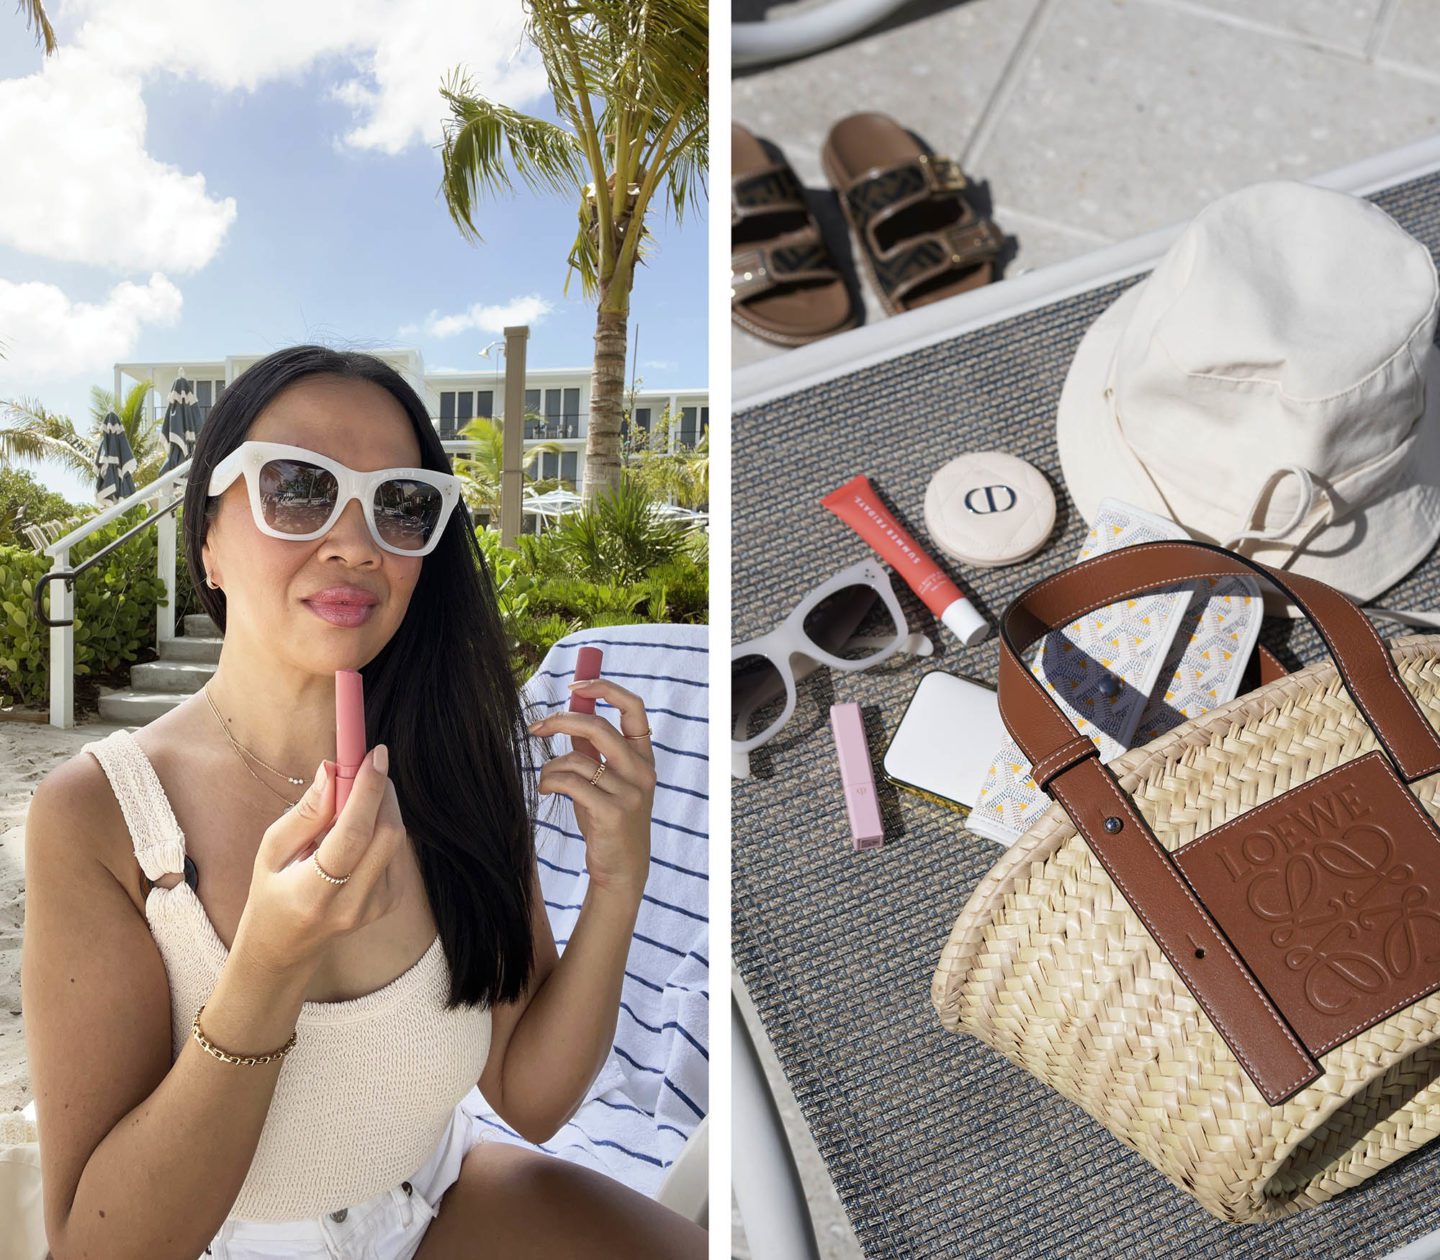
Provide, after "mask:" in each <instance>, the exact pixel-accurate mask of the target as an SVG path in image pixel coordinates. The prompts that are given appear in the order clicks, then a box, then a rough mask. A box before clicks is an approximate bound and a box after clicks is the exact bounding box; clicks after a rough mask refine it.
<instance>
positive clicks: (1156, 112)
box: [732, 0, 1440, 367]
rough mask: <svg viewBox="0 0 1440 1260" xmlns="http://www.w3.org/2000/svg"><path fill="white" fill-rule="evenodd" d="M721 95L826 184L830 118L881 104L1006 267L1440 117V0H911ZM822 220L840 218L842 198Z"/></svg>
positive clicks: (1401, 138) (1364, 152)
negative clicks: (975, 209)
mask: <svg viewBox="0 0 1440 1260" xmlns="http://www.w3.org/2000/svg"><path fill="white" fill-rule="evenodd" d="M814 2H815V0H809V3H810V4H813V3H814ZM800 7H802V6H800V5H787V6H786V11H791V10H794V9H796V8H800ZM803 7H809V5H806V6H803ZM765 8H766V0H736V2H735V11H736V13H737V15H741V14H743V15H745V16H749V17H755V16H759V15H760V14H762V13H763V12H764V10H765ZM732 109H733V112H734V116H735V119H736V120H737V121H739V122H741V123H744V124H745V125H746V126H747V127H749V128H750V130H751V131H753V132H754V133H755V134H756V135H758V136H760V137H761V138H762V139H765V140H768V141H770V142H772V143H773V144H776V145H778V146H779V147H780V148H781V149H782V150H783V151H784V152H785V155H786V156H787V157H788V158H789V160H790V162H791V164H792V165H793V166H794V167H795V170H796V172H797V173H798V174H799V176H800V178H801V180H802V182H804V183H805V185H806V186H807V187H808V188H810V189H812V190H815V191H816V192H817V194H819V195H820V196H821V197H822V198H823V196H824V194H825V192H826V191H827V190H828V185H827V183H826V181H825V178H824V175H823V174H822V172H821V169H820V156H819V155H820V146H821V144H822V143H823V141H824V139H825V135H826V132H827V131H828V130H829V128H830V126H831V124H832V123H834V122H835V121H836V120H837V119H839V118H842V117H844V116H845V115H846V114H850V113H855V112H857V111H860V110H872V109H873V110H880V111H883V112H885V113H889V114H891V115H892V116H894V117H895V118H896V119H898V120H899V121H900V122H901V123H902V124H903V125H905V126H906V127H908V128H909V129H910V130H912V131H914V132H915V133H917V134H918V135H919V136H920V137H921V138H922V139H924V140H925V141H926V142H927V143H928V144H929V145H930V146H931V147H932V148H933V149H934V150H935V151H936V152H939V153H944V154H947V155H949V156H951V157H955V158H957V159H958V160H959V161H960V163H961V165H962V166H963V167H964V169H965V171H966V173H967V175H968V176H969V177H970V179H971V180H972V181H974V183H975V184H977V185H978V190H977V191H978V197H979V199H980V200H981V201H982V203H986V202H988V204H989V206H990V214H991V217H992V218H993V219H994V220H995V222H996V223H997V224H998V225H999V227H1000V228H1001V229H1002V230H1003V231H1004V232H1005V233H1006V234H1007V236H1009V237H1011V238H1012V241H1013V249H1014V253H1013V256H1012V257H1011V258H1010V259H1009V261H1008V262H1007V263H1006V264H1005V272H1004V274H1005V276H1006V277H1013V276H1015V275H1019V274H1022V273H1024V272H1026V271H1030V270H1034V269H1035V268H1037V267H1043V266H1045V265H1047V264H1049V263H1055V262H1060V261H1062V260H1063V259H1066V258H1071V257H1073V256H1075V255H1077V254H1081V253H1085V252H1087V251H1089V250H1092V249H1094V248H1096V247H1098V246H1101V245H1105V244H1109V243H1111V242H1113V241H1122V240H1126V239H1129V238H1130V237H1132V236H1137V235H1140V234H1141V233H1143V232H1148V231H1150V230H1152V229H1154V228H1160V227H1165V226H1167V225H1168V224H1171V223H1176V222H1180V221H1182V220H1184V219H1188V218H1189V217H1190V216H1191V215H1193V214H1194V213H1195V212H1196V211H1198V210H1199V209H1201V207H1203V206H1204V205H1206V204H1207V203H1208V202H1210V201H1213V200H1214V199H1215V198H1216V197H1218V196H1220V195H1222V194H1223V193H1226V192H1229V191H1232V190H1233V189H1236V188H1239V187H1243V186H1244V185H1245V184H1249V183H1253V182H1255V181H1257V180H1262V179H1271V178H1283V177H1292V178H1299V179H1303V178H1306V177H1309V176H1312V175H1318V174H1321V173H1323V172H1326V171H1329V170H1333V169H1335V168H1336V167H1340V166H1344V165H1347V164H1348V163H1351V162H1355V161H1358V160H1359V159H1361V158H1365V157H1370V156H1373V155H1375V154H1377V153H1383V152H1385V151H1387V150H1389V149H1394V148H1398V147H1399V146H1400V145H1403V144H1407V143H1410V142H1411V141H1414V140H1419V139H1422V138H1424V137H1426V136H1429V135H1432V134H1434V133H1435V132H1437V131H1440V3H1436V0H964V2H961V3H954V2H946V0H916V2H915V3H912V4H910V5H907V6H906V7H905V8H903V9H901V10H900V11H899V12H898V13H896V14H895V15H894V17H892V18H891V19H889V20H888V21H887V22H885V23H884V24H882V26H881V27H880V28H879V29H878V30H876V31H874V32H872V33H870V34H868V35H866V36H864V37H862V38H859V39H856V40H853V41H852V42H850V43H848V44H845V45H842V46H841V47H838V48H833V49H830V50H828V51H825V52H821V53H817V54H815V55H813V56H810V57H807V58H803V59H801V60H797V61H793V62H789V63H785V64H782V65H778V66H772V67H766V68H761V69H757V70H749V71H741V72H739V73H738V74H737V76H736V78H735V81H734V85H733V101H732ZM828 221H829V223H831V224H833V225H835V226H836V227H837V228H838V230H839V231H841V232H842V233H843V221H842V220H841V219H840V217H839V213H838V209H837V210H836V211H835V213H834V214H833V215H832V216H828ZM827 230H828V227H827ZM1001 283H1003V280H1002V281H1001ZM862 289H865V306H866V316H865V317H866V320H867V321H871V320H876V319H883V318H884V317H885V316H884V312H883V311H882V309H881V307H880V305H879V303H878V302H877V301H876V300H875V297H874V294H873V293H871V292H869V291H868V288H867V287H866V286H864V285H863V284H862ZM732 350H733V356H734V365H735V366H736V367H742V366H744V365H745V364H748V363H754V362H757V361H759V360H760V359H762V358H768V357H770V356H772V355H776V354H784V353H785V351H784V350H783V349H781V348H779V347H776V346H771V345H769V344H767V343H765V342H762V341H759V340H757V339H755V338H753V337H750V336H748V335H746V334H745V333H742V332H740V331H739V330H738V329H737V330H734V331H733V332H732Z"/></svg>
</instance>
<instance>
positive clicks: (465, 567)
mask: <svg viewBox="0 0 1440 1260" xmlns="http://www.w3.org/2000/svg"><path fill="white" fill-rule="evenodd" d="M316 375H324V376H340V377H347V378H349V379H352V380H362V381H370V382H372V383H373V384H375V385H379V386H380V387H381V388H382V389H384V390H386V391H387V392H388V393H389V394H391V395H392V396H393V397H394V398H395V400H396V401H397V402H398V403H399V404H400V406H401V407H402V408H403V409H404V411H405V414H406V415H407V416H409V418H410V424H411V426H412V427H413V428H414V430H415V436H416V438H417V439H419V442H420V467H422V468H432V469H435V470H436V471H438V472H453V471H454V470H453V469H452V468H451V465H450V458H449V456H448V455H447V454H446V452H445V448H444V447H442V446H441V445H440V438H439V435H438V434H437V433H436V431H435V427H434V425H433V424H432V423H431V421H430V418H429V416H428V415H427V414H426V411H425V404H424V402H423V401H422V400H421V399H420V397H419V395H417V394H416V392H415V390H414V389H413V388H412V387H411V386H410V384H409V383H408V382H407V381H406V380H405V378H404V377H403V376H401V375H400V374H399V373H398V372H396V371H395V370H394V368H392V367H390V366H389V364H387V363H385V362H383V361H382V360H380V359H378V358H376V357H374V356H373V355H369V354H363V353H359V352H357V351H349V350H333V349H330V348H328V347H326V346H317V345H305V346H292V347H290V348H289V349H287V350H277V351H276V352H275V353H274V354H271V355H267V356H266V357H265V358H263V359H261V360H260V362H258V363H256V364H255V365H254V366H253V367H250V368H247V369H246V370H245V371H244V372H243V373H242V374H241V375H240V376H238V377H237V378H236V379H235V381H234V382H233V383H232V384H231V385H229V386H228V387H227V388H226V390H225V392H224V394H223V395H221V398H220V401H219V402H218V403H217V404H216V405H215V407H214V408H213V409H212V410H211V412H210V415H209V417H208V418H207V419H206V421H205V423H204V425H203V426H202V427H201V429H200V435H199V438H198V439H197V440H196V443H195V452H194V457H193V460H192V463H191V468H190V474H189V478H188V480H187V482H186V486H185V504H184V511H185V518H184V520H185V523H184V530H185V559H186V561H187V562H188V564H189V566H190V572H191V573H192V574H200V573H204V572H205V564H204V560H203V558H202V556H201V547H202V546H203V545H204V543H205V537H206V534H207V533H208V532H209V529H210V522H211V520H212V519H213V518H214V516H215V514H216V512H217V511H218V510H219V506H220V499H219V498H218V497H217V498H215V499H211V498H210V497H209V496H208V495H207V493H206V490H207V488H208V487H209V484H210V473H211V470H212V469H213V468H214V467H215V465H216V464H218V463H219V462H220V461H221V460H222V459H224V458H225V456H226V455H228V454H229V453H230V452H231V451H233V450H234V449H235V448H236V447H237V446H239V445H240V443H242V442H243V441H245V440H246V435H247V434H248V432H249V430H250V426H251V425H252V424H254V422H255V420H256V419H257V418H258V417H259V415H260V412H261V411H262V410H263V409H264V408H265V406H266V405H267V404H268V403H270V401H271V400H272V399H274V398H275V396H276V395H277V394H279V393H280V391H281V390H283V389H285V388H286V387H287V386H289V385H293V384H294V383H295V382H296V381H298V380H301V379H302V378H304V377H307V376H316ZM195 587H196V593H197V594H198V596H199V598H200V602H201V604H203V605H204V608H205V611H206V612H207V613H209V614H210V617H211V619H212V620H213V621H214V622H215V624H216V625H217V626H219V627H220V630H221V632H222V633H223V632H224V630H225V594H224V592H223V591H222V590H212V589H211V588H210V587H209V586H207V585H205V584H204V583H203V582H197V583H195ZM360 673H361V675H362V677H363V678H364V684H365V746H366V747H367V748H373V747H374V746H375V745H376V744H380V743H383V744H385V745H386V746H387V747H388V748H389V749H390V772H389V773H390V779H391V781H392V782H393V783H394V784H395V795H396V797H397V799H398V801H399V804H400V812H401V816H402V817H403V818H404V820H405V827H406V830H407V831H408V832H409V834H410V838H411V841H412V843H413V844H414V845H415V849H416V854H417V856H418V858H419V863H420V869H421V872H422V873H423V875H424V879H425V889H426V893H427V895H428V896H429V899H430V906H431V909H432V911H433V912H434V915H435V922H436V925H437V926H438V928H439V931H440V936H441V939H442V941H443V942H444V947H445V956H446V958H447V960H448V961H449V964H450V976H451V980H450V996H449V999H448V1002H447V1009H454V1008H455V1007H456V1006H458V1005H459V1004H460V1003H462V1002H464V1003H469V1004H472V1005H473V1004H475V1003H479V1002H484V1003H486V1004H489V1005H493V1004H495V1003H497V1002H509V1001H514V1000H515V999H516V998H518V997H519V996H520V995H521V994H522V993H523V992H524V990H525V986H526V984H527V983H528V981H529V978H530V972H531V969H532V967H533V965H534V950H533V946H532V941H531V935H530V932H531V928H530V915H531V909H532V902H533V900H534V899H533V896H532V893H531V888H532V884H531V871H532V867H533V862H534V850H533V848H532V845H531V835H532V831H531V825H532V817H533V813H534V808H535V797H534V792H533V784H532V783H531V781H530V779H529V777H528V775H526V774H525V773H524V771H523V769H522V767H523V766H524V765H525V764H526V755H527V750H528V740H529V736H528V734H527V732H526V730H525V726H524V722H523V719H522V713H521V706H520V697H519V693H518V690H517V688H516V685H515V680H514V676H513V675H512V674H511V672H510V663H509V654H508V652H507V650H506V640H505V634H504V630H503V627H502V623H501V620H500V610H499V608H498V606H497V604H496V600H495V589H494V585H493V583H492V581H491V577H490V571H489V569H488V568H487V566H486V564H485V557H484V554H483V553H482V552H481V550H480V544H479V542H478V541H477V540H476V537H475V524H474V521H473V520H472V518H471V515H470V511H469V509H468V507H467V506H466V504H465V500H464V499H463V497H462V498H461V500H460V501H459V503H457V504H456V506H455V510H454V511H453V512H452V513H451V516H450V520H449V521H448V522H447V523H446V525H445V530H444V533H443V534H442V535H441V538H440V541H439V542H438V543H437V544H436V546H435V550H434V551H432V552H430V554H429V555H427V556H425V557H424V558H423V560H422V561H421V564H420V576H419V578H418V580H417V581H416V583H415V589H414V591H413V592H412V593H411V596H410V606H409V609H408V610H407V612H406V614H405V618H404V620H403V621H402V622H401V623H400V625H399V628H398V629H397V630H396V631H395V633H394V635H393V636H392V637H391V639H390V642H389V643H387V644H386V645H385V646H384V648H382V649H381V651H380V653H379V655H377V656H376V657H375V659H374V660H373V661H371V662H370V663H369V664H368V665H366V666H364V667H363V668H362V669H361V671H360Z"/></svg>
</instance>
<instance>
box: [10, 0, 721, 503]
mask: <svg viewBox="0 0 1440 1260" xmlns="http://www.w3.org/2000/svg"><path fill="white" fill-rule="evenodd" d="M432 8H433V10H434V12H433V15H432V18H433V20H432V26H433V27H435V28H438V29H434V30H431V31H429V32H428V33H427V35H426V36H425V38H423V39H420V40H418V41H417V40H414V39H410V38H408V37H406V38H398V39H397V38H396V33H395V31H394V30H392V29H390V25H389V22H390V19H389V17H388V16H387V13H390V12H404V11H406V10H407V9H408V6H397V5H394V4H390V5H384V4H382V5H379V7H378V8H377V6H376V5H375V4H374V3H371V4H368V5H367V4H361V3H352V2H350V0H347V2H346V3H341V0H307V4H306V5H304V6H301V7H300V9H299V10H297V7H296V5H295V4H294V3H293V0H290V3H289V4H282V3H279V0H246V2H245V3H243V4H242V3H239V2H238V0H222V2H220V3H215V2H213V0H212V3H209V4H207V5H193V4H183V3H180V2H179V0H122V3H119V4H117V3H115V2H114V0H71V2H70V3H67V4H58V3H57V4H53V5H52V6H51V12H52V17H53V18H54V19H55V20H56V26H57V32H58V34H59V36H60V39H61V42H62V45H63V46H64V51H63V52H62V54H61V55H60V57H58V58H51V59H49V61H48V62H46V61H45V59H43V58H42V56H41V54H40V52H39V50H38V48H36V47H35V44H34V41H33V37H32V36H31V35H30V33H29V32H28V31H27V30H26V28H25V25H24V22H23V20H22V19H21V17H20V16H19V15H18V14H17V13H14V12H13V11H6V12H0V149H3V151H5V152H6V153H7V155H11V154H17V155H18V156H17V157H16V159H15V161H14V162H7V166H8V167H9V170H10V173H11V174H12V175H15V176H17V178H18V181H19V183H20V185H21V186H23V187H27V188H31V189H37V190H42V191H37V192H36V194H35V196H36V197H40V198H42V199H43V200H41V201H39V202H35V201H33V200H32V201H30V204H29V205H21V206H18V207H17V206H13V205H12V206H11V207H10V208H8V209H7V208H3V207H0V340H3V341H4V342H5V343H6V352H7V358H6V359H5V360H0V398H7V399H8V398H14V397H18V396H25V397H37V398H39V399H40V400H41V401H42V402H44V404H45V405H46V406H47V407H49V408H50V409H52V410H57V411H62V412H66V413H68V414H70V415H71V416H72V417H73V418H75V419H76V420H77V423H81V424H82V427H84V425H85V423H88V422H86V421H84V420H83V418H84V417H87V416H88V390H89V386H90V385H91V384H99V385H103V386H104V387H106V388H107V389H108V388H110V387H111V385H112V369H111V365H112V364H113V363H114V362H115V361H117V360H149V359H172V358H173V359H181V360H183V359H187V358H190V357H193V358H195V359H197V360H199V359H202V358H215V357H220V356H223V355H225V354H237V353H250V352H255V351H266V350H270V349H275V348H278V347H280V346H284V345H289V344H292V343H294V342H297V341H303V340H311V339H314V340H322V341H326V342H330V343H340V344H353V345H356V346H359V347H360V348H364V347H367V346H379V345H396V344H403V345H416V346H418V347H419V348H420V350H421V351H422V353H423V355H424V358H425V364H426V367H427V368H429V369H432V370H433V369H436V368H446V367H449V368H462V369H471V368H475V367H477V366H486V367H488V364H486V361H483V360H480V359H478V358H477V357H476V352H477V351H478V350H479V349H480V348H481V347H482V346H484V345H485V344H486V343H487V342H490V341H492V340H494V339H495V338H496V337H497V336H498V335H499V334H498V328H499V326H500V325H501V324H503V323H514V322H526V321H527V319H528V322H529V323H530V325H531V339H530V346H529V362H530V365H531V367H532V369H533V368H544V367H570V366H578V365H584V364H587V363H588V362H589V360H590V356H591V352H592V344H593V343H592V337H593V333H594V311H593V308H592V307H591V306H590V304H589V303H588V302H587V301H586V300H585V298H584V297H583V295H582V294H581V292H580V288H579V283H578V279H577V280H575V281H572V283H571V286H570V293H569V295H568V296H567V295H566V294H565V293H564V292H563V287H564V283H565V268H564V265H563V263H564V258H565V256H566V254H567V252H568V248H569V245H570V242H571V241H572V240H573V238H574V234H575V226H576V206H575V205H574V204H573V203H572V202H571V201H570V200H569V199H567V198H560V197H552V196H548V195H541V194H533V193H531V192H529V191H528V190H527V189H526V188H525V187H524V186H523V185H522V184H519V183H517V191H516V193H515V194H514V196H513V197H511V198H500V199H489V200H487V201H485V202H484V203H483V205H482V209H481V214H480V228H481V231H482V233H483V234H484V237H485V241H484V243H482V244H479V245H474V244H469V243H467V242H466V241H465V240H463V239H462V238H461V236H460V234H459V232H458V230H457V229H456V228H455V227H454V225H453V224H452V223H451V221H450V218H449V215H448V213H447V211H446V209H445V206H444V202H443V199H442V198H440V197H439V196H438V186H439V180H440V157H439V153H438V151H437V150H436V149H435V148H434V147H432V146H433V145H434V144H435V143H437V142H438V140H439V127H440V122H441V120H442V119H443V117H444V116H445V115H444V109H443V104H444V103H443V101H442V100H441V98H440V96H439V92H438V90H437V89H438V84H439V82H440V79H441V77H442V76H443V74H444V73H445V71H446V70H447V69H448V68H449V66H450V65H452V64H455V63H456V62H459V61H463V62H464V63H465V64H466V65H467V66H468V67H470V68H471V69H472V71H474V73H475V74H476V77H477V80H478V82H477V86H478V87H480V89H481V90H482V91H484V90H485V85H487V84H488V85H490V91H491V94H492V95H494V96H496V97H498V98H499V99H501V100H504V101H505V103H507V104H509V105H512V106H514V107H517V108H521V109H524V110H527V111H529V112H535V113H542V114H546V115H549V113H550V108H551V107H550V102H549V98H548V95H547V94H546V93H545V91H544V86H543V79H542V77H541V75H540V73H539V71H538V67H537V66H536V65H535V64H534V62H533V59H532V58H531V56H530V55H529V54H527V53H524V52H521V54H520V55H519V56H518V57H517V56H516V49H517V47H518V45H517V39H516V34H515V32H516V31H518V16H517V15H518V6H516V5H514V4H511V3H506V2H504V0H501V2H498V3H487V4H482V5H477V4H475V3H474V0H442V2H441V3H438V4H435V5H433V6H432ZM446 10H448V11H449V12H448V14H447V12H445V11H446ZM411 11H413V10H411ZM297 12H303V14H304V16H303V17H301V18H299V19H294V17H293V15H295V14H296V13H297ZM477 12H479V13H483V17H482V18H480V19H478V20H477V18H476V16H475V15H476V14H477ZM357 15H360V16H357ZM297 27H298V28H299V29H297ZM447 29H448V31H449V34H448V35H447ZM279 31H286V32H287V33H288V35H289V39H288V41H287V42H286V43H285V45H284V49H283V52H278V51H277V44H276V40H275V34H276V33H277V32H279ZM402 34H403V33H402ZM417 45H418V46H417ZM140 50H145V51H140ZM147 52H148V55H146V53H147ZM277 56H283V57H284V58H285V60H286V63H287V64H285V65H277V64H276V57H277ZM57 62H58V63H59V64H56V63H57ZM162 66H168V67H172V68H173V67H185V71H184V73H183V74H180V73H175V72H173V70H172V69H161V68H160V67H162ZM432 102H433V103H432ZM7 119H8V122H7V121H6V120H7ZM7 184H8V185H9V187H10V188H12V189H13V188H15V187H16V184H15V183H11V181H10V180H9V179H7ZM6 200H9V195H8V192H7V198H6ZM27 200H28V199H27ZM651 228H652V231H653V232H654V237H655V239H654V241H653V251H652V253H651V256H650V260H649V263H648V265H646V266H644V267H642V268H641V270H640V275H639V278H638V280H637V284H636V291H635V294H634V298H633V301H632V311H631V331H632V339H633V335H634V330H635V328H636V326H637V325H638V327H639V333H640V346H639V362H638V364H636V363H633V362H632V363H631V364H630V365H629V367H627V377H628V375H629V374H630V371H631V370H632V369H633V370H637V371H638V375H639V377H640V378H641V380H642V381H643V382H644V384H645V385H646V386H649V387H657V388H664V387H691V386H697V385H703V384H705V382H706V371H707V365H706V354H707V350H706V347H707V337H706V311H705V275H706V271H705V268H706V262H705V259H706V224H705V215H704V213H703V212H702V213H700V214H696V215H693V216H689V217H687V218H686V220H685V223H684V225H683V227H679V228H677V227H676V226H675V225H674V224H673V223H672V222H670V221H669V220H668V219H666V218H665V217H664V216H663V215H661V214H655V213H652V216H651ZM87 305H88V307H89V308H90V309H86V306H87ZM472 308H478V309H475V310H473V311H472ZM467 312H470V316H469V318H468V319H462V320H459V321H456V320H455V319H453V318H447V317H455V316H461V315H464V314H465V313H467ZM437 319H443V320H446V322H447V323H450V324H453V323H456V322H459V323H468V325H469V326H468V327H466V328H465V329H464V330H463V331H460V332H458V333H453V334H451V335H440V332H441V331H442V330H443V327H444V326H443V325H442V326H441V329H436V328H435V327H432V326H431V325H433V324H434V322H435V321H436V320H437ZM30 471H32V472H33V473H34V475H36V476H37V477H38V478H39V479H40V480H42V481H43V482H45V483H46V484H47V485H50V486H52V487H53V488H55V489H58V490H60V491H61V492H62V493H65V494H66V495H68V496H69V497H71V498H72V499H76V500H83V499H86V498H88V496H89V493H90V490H91V487H90V486H88V485H85V484H82V483H81V482H80V481H79V480H78V479H75V478H73V477H69V476H66V475H63V474H61V473H60V472H59V470H58V469H57V468H55V467H48V468H34V467H31V468H30Z"/></svg>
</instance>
